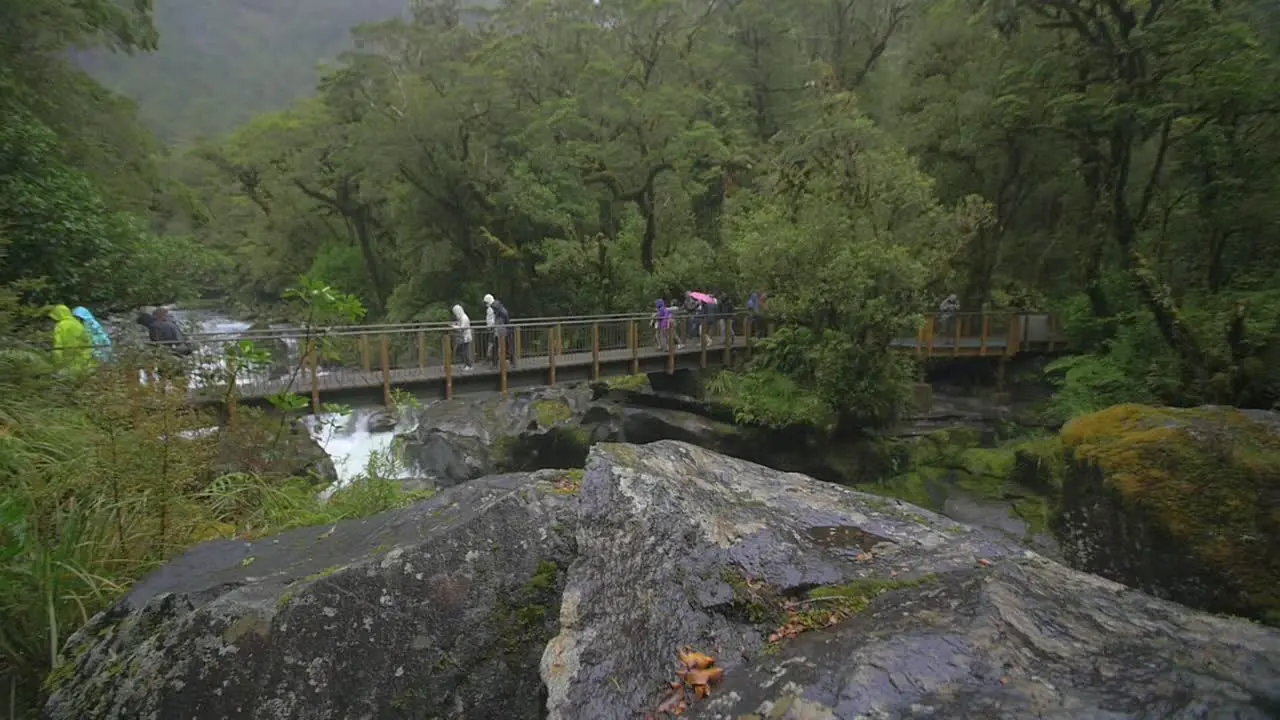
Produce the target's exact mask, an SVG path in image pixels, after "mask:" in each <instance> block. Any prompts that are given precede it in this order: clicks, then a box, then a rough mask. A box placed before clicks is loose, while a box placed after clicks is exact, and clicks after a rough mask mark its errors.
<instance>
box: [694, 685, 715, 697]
mask: <svg viewBox="0 0 1280 720" xmlns="http://www.w3.org/2000/svg"><path fill="white" fill-rule="evenodd" d="M710 694H711V691H710V690H708V689H707V686H706V685H694V686H693V699H694V700H701V699H702V698H704V697H706V696H708V695H710Z"/></svg>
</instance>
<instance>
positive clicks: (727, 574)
mask: <svg viewBox="0 0 1280 720" xmlns="http://www.w3.org/2000/svg"><path fill="white" fill-rule="evenodd" d="M720 579H721V580H722V581H724V582H725V584H727V585H728V586H729V587H730V588H732V589H733V601H732V602H731V603H730V607H729V613H728V614H729V616H730V617H733V618H734V619H736V620H739V621H741V622H748V623H751V624H752V625H770V624H776V623H777V622H778V620H779V618H780V616H781V609H780V607H779V599H778V593H777V591H776V590H775V589H773V588H771V587H769V586H768V585H767V584H765V583H763V582H760V581H752V580H749V579H747V577H746V576H744V575H743V574H742V573H741V572H739V571H738V570H736V569H734V568H725V569H724V570H722V571H721V572H720Z"/></svg>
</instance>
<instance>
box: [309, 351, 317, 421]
mask: <svg viewBox="0 0 1280 720" xmlns="http://www.w3.org/2000/svg"><path fill="white" fill-rule="evenodd" d="M318 355H319V353H317V352H316V341H315V340H312V341H310V342H308V343H307V364H308V365H310V366H311V413H312V414H313V415H317V416H319V415H320V358H319V357H318Z"/></svg>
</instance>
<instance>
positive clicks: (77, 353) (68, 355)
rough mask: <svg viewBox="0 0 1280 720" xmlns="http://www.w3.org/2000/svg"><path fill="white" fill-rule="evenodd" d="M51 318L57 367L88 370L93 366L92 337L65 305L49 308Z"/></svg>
mask: <svg viewBox="0 0 1280 720" xmlns="http://www.w3.org/2000/svg"><path fill="white" fill-rule="evenodd" d="M49 317H51V318H53V322H54V326H53V361H54V363H56V364H57V365H58V366H59V367H65V368H71V369H74V370H89V369H92V368H93V366H94V360H93V337H91V336H90V335H89V331H88V330H85V328H84V325H82V324H81V323H80V321H79V320H77V319H75V316H73V315H72V314H71V308H69V307H67V306H66V305H54V306H53V308H51V309H50V310H49Z"/></svg>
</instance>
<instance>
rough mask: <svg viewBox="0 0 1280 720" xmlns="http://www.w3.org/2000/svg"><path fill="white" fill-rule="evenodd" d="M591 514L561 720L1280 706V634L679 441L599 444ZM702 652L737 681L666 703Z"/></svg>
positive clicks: (565, 653) (555, 693)
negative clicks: (684, 653) (677, 711)
mask: <svg viewBox="0 0 1280 720" xmlns="http://www.w3.org/2000/svg"><path fill="white" fill-rule="evenodd" d="M579 501H580V506H579V511H578V525H577V543H578V552H579V557H578V559H577V560H576V561H575V562H574V564H573V565H572V566H571V568H570V571H569V580H568V584H567V585H566V586H565V590H564V597H563V599H562V602H561V606H560V628H561V629H560V633H559V634H558V635H557V636H556V637H555V638H554V639H553V640H552V641H551V643H550V644H548V646H547V649H546V652H545V654H544V655H543V658H542V666H541V672H542V677H543V680H544V682H545V683H546V686H547V691H548V718H550V719H551V720H579V719H580V720H587V719H590V720H613V719H617V720H623V719H624V718H633V717H636V715H637V713H640V712H656V711H657V710H659V709H670V708H672V707H673V706H675V705H677V704H679V703H682V702H683V703H687V704H691V705H692V710H693V713H694V714H693V716H694V717H702V718H757V719H763V718H779V719H781V718H830V719H835V718H856V717H914V716H921V717H923V716H925V715H928V716H931V717H1046V716H1047V717H1062V718H1067V717H1071V718H1077V717H1093V718H1099V717H1132V716H1133V715H1135V714H1139V713H1142V712H1144V711H1145V709H1147V708H1159V709H1160V710H1162V711H1165V712H1159V713H1158V714H1160V715H1162V716H1171V715H1179V714H1187V715H1191V714H1200V715H1203V714H1205V713H1210V714H1222V715H1229V714H1230V713H1232V712H1234V713H1235V715H1234V717H1258V718H1261V717H1269V716H1270V715H1269V714H1268V713H1269V712H1270V711H1272V710H1274V709H1275V708H1276V707H1278V705H1277V703H1280V633H1277V632H1276V631H1273V630H1269V629H1267V628H1264V627H1260V626H1257V625H1253V624H1250V623H1247V622H1243V621H1236V620H1229V619H1219V618H1214V617H1210V616H1207V615H1204V614H1202V613H1199V612H1196V611H1192V610H1188V609H1186V608H1182V607H1179V606H1177V605H1174V604H1172V603H1169V602H1165V601H1161V600H1158V599H1156V598H1152V597H1149V596H1146V595H1143V594H1141V593H1138V592H1131V591H1126V590H1125V589H1124V588H1123V587H1122V586H1120V585H1117V584H1115V583H1112V582H1108V581H1105V580H1101V579H1099V578H1096V577H1093V576H1089V575H1085V574H1083V573H1080V572H1077V571H1073V570H1070V569H1067V568H1065V567H1063V566H1060V565H1056V564H1054V563H1053V562H1051V561H1049V560H1047V559H1044V558H1042V557H1040V556H1038V555H1036V554H1035V553H1033V552H1030V551H1026V550H1023V549H1021V548H1019V547H1018V546H1016V545H1015V544H1012V543H1011V542H1009V541H1007V540H1004V539H1002V538H1000V537H998V536H992V535H988V534H986V533H985V532H982V531H978V530H975V529H973V528H969V527H966V526H963V525H960V524H958V523H955V522H952V521H950V520H947V519H946V518H943V517H941V516H938V515H935V514H933V513H930V512H928V511H926V510H922V509H919V508H916V507H914V506H912V505H908V504H906V503H903V502H899V501H892V500H886V499H884V498H881V497H876V496H872V495H866V494H863V493H859V492H856V491H852V490H849V489H846V488H842V487H839V486H835V485H831V484H827V483H822V482H817V481H814V480H812V479H810V478H807V477H803V476H799V475H793V474H784V473H779V472H777V471H772V470H768V469H766V468H763V467H761V466H759V465H754V464H752V463H748V462H745V461H741V460H733V459H729V458H726V457H724V456H720V455H716V454H714V453H710V452H708V451H706V450H702V449H699V448H696V447H694V446H691V445H687V444H683V443H675V442H669V441H664V442H658V443H654V444H651V445H645V446H628V445H608V444H606V445H598V446H596V447H595V448H593V450H592V455H591V458H590V461H589V463H588V466H587V470H586V473H585V477H584V480H583V483H582V487H581V490H580V495H579ZM622 639H625V640H622ZM682 647H691V648H693V649H695V650H698V651H701V652H704V653H706V654H708V655H710V656H712V657H714V658H715V660H716V664H717V666H718V667H720V668H721V669H722V671H723V672H724V676H725V677H726V678H727V680H726V681H725V684H724V686H723V687H721V688H713V689H712V698H711V699H710V700H707V699H702V700H696V699H695V698H694V696H693V694H692V693H690V694H688V695H684V693H685V692H687V690H685V689H677V690H675V691H671V690H663V688H667V687H668V683H671V682H672V681H675V680H676V677H677V676H675V675H674V667H673V663H672V661H673V659H674V658H675V655H676V652H677V650H678V649H680V648H682ZM688 677H689V676H686V682H688ZM676 685H677V688H679V683H678V682H676ZM668 693H673V694H671V695H668Z"/></svg>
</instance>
